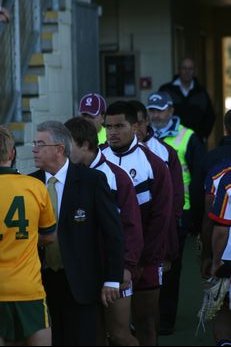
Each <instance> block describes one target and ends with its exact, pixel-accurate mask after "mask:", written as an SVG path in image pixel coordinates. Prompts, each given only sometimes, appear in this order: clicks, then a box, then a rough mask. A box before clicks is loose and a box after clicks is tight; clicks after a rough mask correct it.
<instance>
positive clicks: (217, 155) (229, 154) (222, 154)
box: [202, 136, 231, 179]
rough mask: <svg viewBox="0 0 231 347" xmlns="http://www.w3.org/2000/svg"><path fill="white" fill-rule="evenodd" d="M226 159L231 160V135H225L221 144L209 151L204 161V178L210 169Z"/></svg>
mask: <svg viewBox="0 0 231 347" xmlns="http://www.w3.org/2000/svg"><path fill="white" fill-rule="evenodd" d="M224 160H231V136H224V137H223V138H222V139H221V141H220V143H219V145H218V146H217V147H216V148H214V149H212V150H210V151H209V152H208V153H207V155H206V157H205V158H204V160H203V163H202V176H203V179H205V178H206V176H207V174H208V172H209V170H210V169H212V168H213V167H214V166H215V165H217V164H219V163H221V162H222V161H224Z"/></svg>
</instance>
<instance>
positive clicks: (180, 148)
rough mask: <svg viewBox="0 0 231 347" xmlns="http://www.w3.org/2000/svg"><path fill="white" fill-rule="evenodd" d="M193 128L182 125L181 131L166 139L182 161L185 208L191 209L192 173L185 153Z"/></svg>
mask: <svg viewBox="0 0 231 347" xmlns="http://www.w3.org/2000/svg"><path fill="white" fill-rule="evenodd" d="M193 133H194V132H193V130H191V129H187V128H185V127H183V126H182V125H180V126H179V132H178V135H177V136H167V137H165V139H164V142H166V143H167V144H168V145H170V146H172V147H173V148H174V149H175V150H176V151H177V154H178V158H179V160H180V163H181V167H182V171H183V181H184V199H185V203H184V210H189V209H190V207H191V204H190V198H189V185H190V182H191V174H190V172H189V168H188V165H187V162H186V160H185V154H186V151H187V147H188V143H189V140H190V137H191V136H192V134H193Z"/></svg>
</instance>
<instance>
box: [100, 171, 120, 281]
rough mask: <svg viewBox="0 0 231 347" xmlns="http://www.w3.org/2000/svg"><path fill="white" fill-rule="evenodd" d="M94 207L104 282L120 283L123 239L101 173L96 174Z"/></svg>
mask: <svg viewBox="0 0 231 347" xmlns="http://www.w3.org/2000/svg"><path fill="white" fill-rule="evenodd" d="M95 205H96V209H97V211H96V212H97V216H98V221H99V225H100V230H101V232H102V238H103V246H104V255H105V281H106V282H108V281H109V282H122V280H123V268H124V261H123V259H124V238H123V231H122V225H121V221H120V216H119V212H118V210H117V207H116V204H115V201H114V198H113V196H112V193H111V191H110V188H109V186H108V184H107V181H106V177H105V175H104V174H103V173H101V172H98V176H97V182H96V187H95Z"/></svg>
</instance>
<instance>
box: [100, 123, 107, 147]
mask: <svg viewBox="0 0 231 347" xmlns="http://www.w3.org/2000/svg"><path fill="white" fill-rule="evenodd" d="M98 141H99V145H103V144H104V143H105V142H106V141H107V134H106V129H105V128H104V127H103V126H102V128H101V129H100V131H99V132H98Z"/></svg>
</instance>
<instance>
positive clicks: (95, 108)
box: [79, 93, 107, 117]
mask: <svg viewBox="0 0 231 347" xmlns="http://www.w3.org/2000/svg"><path fill="white" fill-rule="evenodd" d="M106 108H107V106H106V101H105V99H104V98H103V97H102V96H101V95H99V94H95V93H90V94H86V95H84V96H83V97H82V99H81V100H80V104H79V112H80V113H87V114H89V115H90V116H93V117H97V116H99V115H100V114H102V113H105V112H106Z"/></svg>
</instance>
